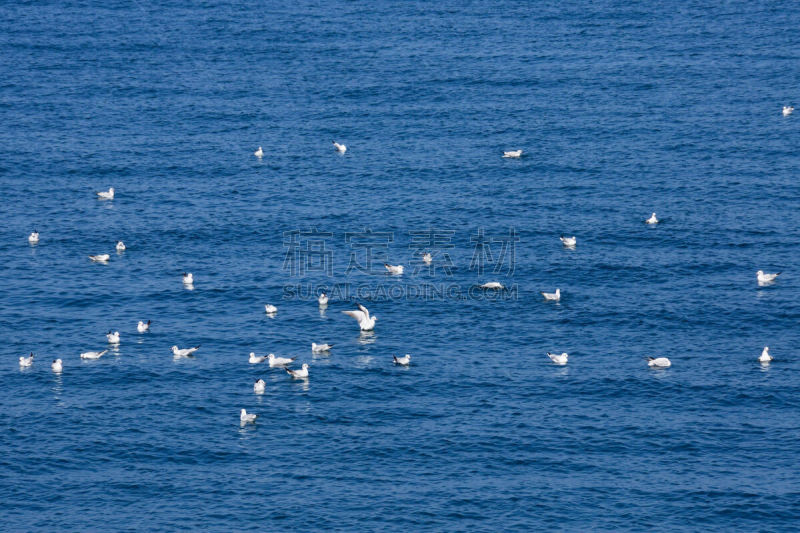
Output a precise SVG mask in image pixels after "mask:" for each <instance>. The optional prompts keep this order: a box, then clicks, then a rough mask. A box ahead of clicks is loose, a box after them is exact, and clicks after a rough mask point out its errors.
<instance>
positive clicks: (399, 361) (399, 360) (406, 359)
mask: <svg viewBox="0 0 800 533" xmlns="http://www.w3.org/2000/svg"><path fill="white" fill-rule="evenodd" d="M392 359H393V360H394V364H396V365H403V366H408V365H410V364H411V354H405V355H404V356H403V357H397V356H396V355H393V356H392Z"/></svg>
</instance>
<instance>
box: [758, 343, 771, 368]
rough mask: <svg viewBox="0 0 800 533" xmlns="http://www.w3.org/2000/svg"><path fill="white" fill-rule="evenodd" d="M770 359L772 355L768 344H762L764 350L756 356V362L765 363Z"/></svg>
mask: <svg viewBox="0 0 800 533" xmlns="http://www.w3.org/2000/svg"><path fill="white" fill-rule="evenodd" d="M770 361H772V356H771V355H770V354H769V346H764V351H763V352H761V355H760V356H758V362H759V363H761V364H762V365H765V364H767V363H769V362H770Z"/></svg>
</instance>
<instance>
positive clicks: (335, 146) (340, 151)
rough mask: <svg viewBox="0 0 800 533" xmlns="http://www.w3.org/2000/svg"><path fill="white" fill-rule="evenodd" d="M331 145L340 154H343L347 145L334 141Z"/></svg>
mask: <svg viewBox="0 0 800 533" xmlns="http://www.w3.org/2000/svg"><path fill="white" fill-rule="evenodd" d="M333 146H334V148H336V149H337V150H338V151H339V153H340V154H343V153H345V152H346V151H347V146H345V145H343V144H339V143H337V142H336V141H333Z"/></svg>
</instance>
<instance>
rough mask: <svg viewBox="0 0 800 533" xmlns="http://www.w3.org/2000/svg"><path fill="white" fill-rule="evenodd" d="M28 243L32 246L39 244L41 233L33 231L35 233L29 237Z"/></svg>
mask: <svg viewBox="0 0 800 533" xmlns="http://www.w3.org/2000/svg"><path fill="white" fill-rule="evenodd" d="M28 242H29V243H31V244H36V243H37V242H39V232H38V231H36V230H33V232H32V233H31V234H30V235H28Z"/></svg>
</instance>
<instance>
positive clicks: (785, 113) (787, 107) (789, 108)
mask: <svg viewBox="0 0 800 533" xmlns="http://www.w3.org/2000/svg"><path fill="white" fill-rule="evenodd" d="M793 112H794V108H793V107H792V106H790V105H785V106H783V116H784V117H788V116H789V115H791V114H792V113H793Z"/></svg>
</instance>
